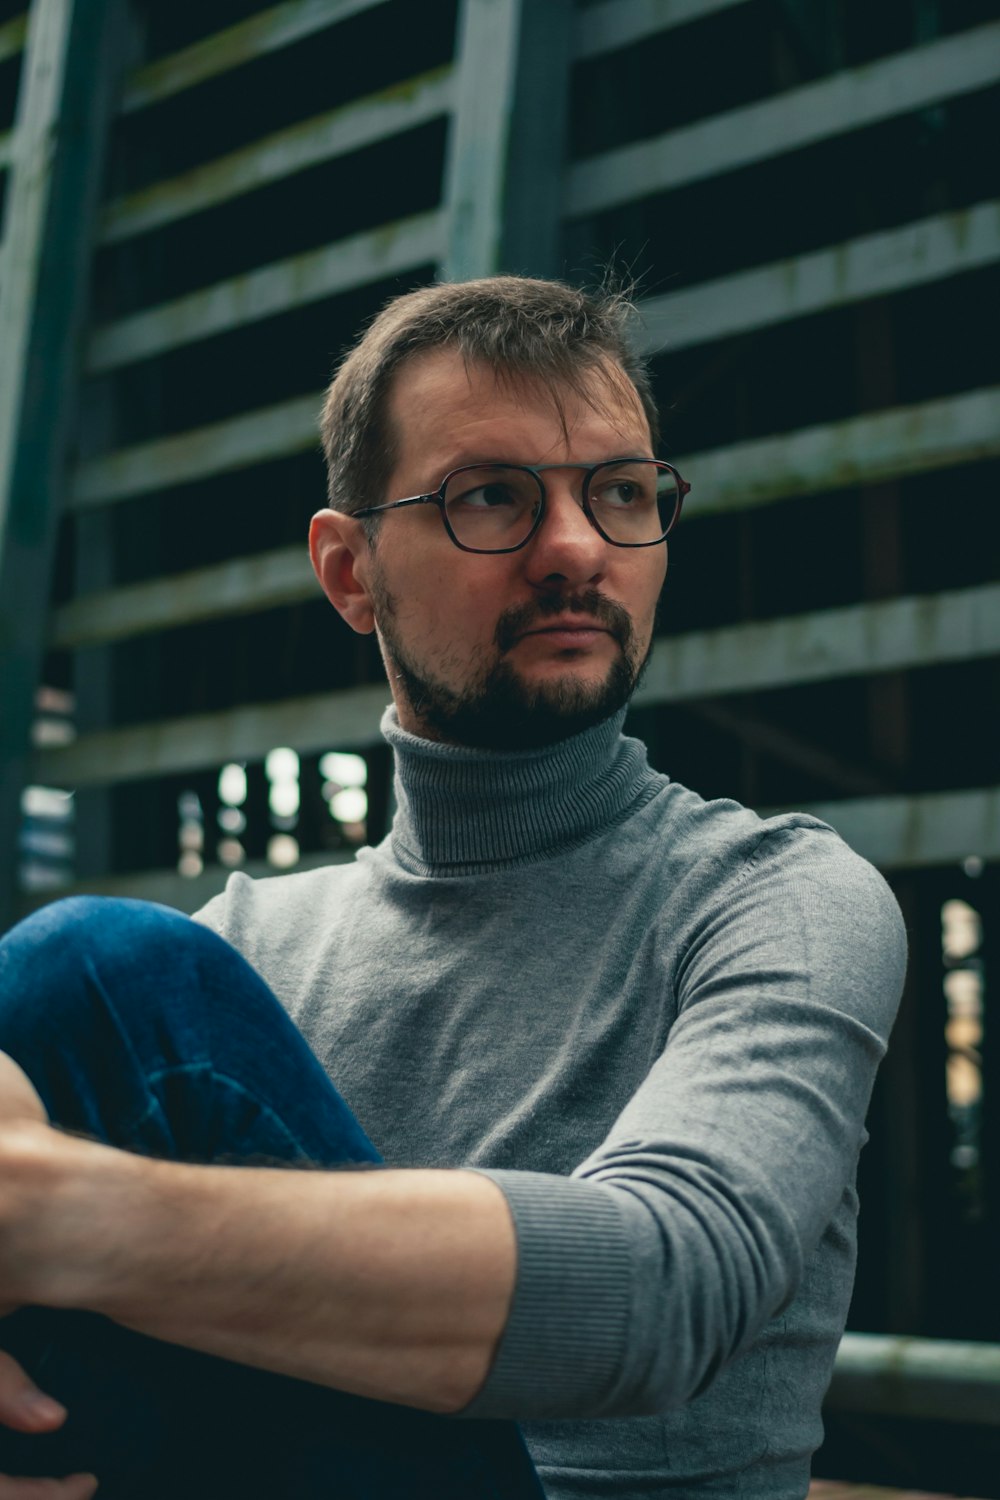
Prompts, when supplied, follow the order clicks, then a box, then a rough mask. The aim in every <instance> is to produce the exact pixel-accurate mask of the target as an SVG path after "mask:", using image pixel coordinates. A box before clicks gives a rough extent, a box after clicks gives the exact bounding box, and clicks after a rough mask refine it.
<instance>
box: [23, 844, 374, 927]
mask: <svg viewBox="0 0 1000 1500" xmlns="http://www.w3.org/2000/svg"><path fill="white" fill-rule="evenodd" d="M353 862H354V850H353V849H351V850H342V849H332V850H329V851H328V852H327V853H324V854H304V855H303V856H302V858H301V859H300V860H299V862H298V864H297V865H295V867H294V869H292V870H287V871H285V870H276V869H275V868H274V866H273V865H269V864H268V863H267V861H266V860H263V859H253V860H250V861H248V863H247V864H245V865H241V866H240V870H241V871H242V873H243V874H245V875H249V876H250V877H251V879H253V880H263V879H265V878H267V877H269V876H275V875H282V874H288V875H297V874H300V873H301V872H302V871H303V870H318V869H321V868H323V867H325V866H327V865H346V864H352V863H353ZM232 873H233V872H232V870H231V869H228V868H227V867H226V866H225V865H206V867H205V869H204V870H202V872H201V874H200V875H193V876H184V875H179V874H178V873H177V871H176V870H137V871H134V872H133V873H132V874H131V875H107V876H100V877H95V878H94V879H92V880H79V881H75V882H74V883H73V885H69V886H63V887H62V888H59V889H56V890H48V891H39V892H36V893H35V894H34V895H30V896H22V898H21V901H20V903H19V909H18V915H19V916H21V917H26V916H27V915H28V914H29V912H32V911H37V910H38V909H39V907H42V906H47V905H48V904H49V902H50V901H59V900H61V899H62V898H63V897H65V896H129V897H131V899H132V900H134V901H156V902H158V903H159V904H160V905H161V906H172V907H174V908H175V909H176V910H177V911H183V912H187V914H188V915H189V916H191V915H192V914H193V913H194V912H196V911H198V910H199V909H200V908H201V907H203V906H204V905H205V904H206V902H208V901H211V899H212V897H213V896H218V895H219V893H220V892H221V891H223V890H224V889H225V885H226V881H227V880H228V879H229V877H230V875H231V874H232Z"/></svg>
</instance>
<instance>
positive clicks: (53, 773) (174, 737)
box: [33, 683, 390, 788]
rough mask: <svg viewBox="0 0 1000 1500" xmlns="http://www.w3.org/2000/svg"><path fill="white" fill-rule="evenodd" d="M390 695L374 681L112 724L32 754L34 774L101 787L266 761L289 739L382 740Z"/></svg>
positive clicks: (322, 743) (350, 745)
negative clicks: (274, 700) (334, 690)
mask: <svg viewBox="0 0 1000 1500" xmlns="http://www.w3.org/2000/svg"><path fill="white" fill-rule="evenodd" d="M389 699H390V693H389V688H388V684H386V683H376V684H374V685H372V686H370V687H358V688H346V689H344V690H343V691H342V692H339V693H319V694H314V695H312V696H310V697H305V698H286V699H284V700H283V701H282V702H279V703H249V704H244V705H242V706H241V707H239V708H231V709H224V710H222V711H220V712H219V713H211V714H195V715H191V716H188V717H186V718H179V719H166V720H162V721H160V722H159V723H154V724H137V725H133V726H130V727H128V728H124V729H107V730H104V731H102V732H100V733H96V734H88V735H85V736H83V737H81V738H80V739H78V740H76V741H75V742H74V743H72V744H70V745H64V746H60V747H59V748H58V749H53V750H44V751H41V752H40V753H39V754H38V755H37V756H36V758H35V761H34V766H33V773H34V774H33V780H34V781H35V782H36V783H37V784H39V785H41V786H64V787H73V788H75V787H81V786H103V785H106V784H107V783H109V782H120V781H136V780H141V779H142V778H144V777H149V776H162V775H171V776H172V775H176V774H177V772H179V771H196V770H202V769H204V768H205V767H208V766H221V765H225V764H226V762H228V761H231V760H262V759H263V757H264V756H265V755H266V754H267V752H268V751H269V750H273V749H274V747H275V745H292V746H293V747H294V748H295V749H296V750H299V751H300V752H302V753H303V754H309V753H311V752H313V751H319V750H330V749H334V748H336V749H338V750H351V749H355V748H360V747H364V746H366V745H371V744H373V743H375V742H376V741H377V739H378V725H379V720H380V719H381V717H382V712H383V710H384V709H385V707H386V706H387V704H388V703H389Z"/></svg>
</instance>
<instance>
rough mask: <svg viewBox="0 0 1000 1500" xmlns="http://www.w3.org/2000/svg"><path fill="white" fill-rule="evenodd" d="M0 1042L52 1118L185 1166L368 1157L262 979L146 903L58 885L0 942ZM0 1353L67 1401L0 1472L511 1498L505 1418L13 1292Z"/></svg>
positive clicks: (172, 1486)
mask: <svg viewBox="0 0 1000 1500" xmlns="http://www.w3.org/2000/svg"><path fill="white" fill-rule="evenodd" d="M0 1048H2V1049H3V1050H4V1051H6V1052H8V1053H9V1054H10V1055H11V1056H12V1057H13V1058H15V1060H16V1061H17V1062H18V1063H20V1065H21V1066H22V1067H23V1068H24V1070H25V1072H26V1073H27V1074H28V1076H29V1077H30V1078H31V1080H32V1082H33V1083H34V1085H35V1087H36V1088H37V1089H38V1091H39V1093H40V1094H41V1096H42V1098H43V1100H44V1101H45V1105H46V1108H47V1109H48V1111H49V1114H50V1117H51V1118H52V1120H53V1122H54V1123H56V1124H58V1125H59V1126H61V1127H63V1128H64V1129H67V1130H74V1131H80V1132H84V1133H86V1134H87V1135H90V1136H93V1137H95V1138H97V1139H99V1140H101V1141H105V1142H107V1143H109V1144H111V1145H115V1146H119V1147H122V1148H125V1149H127V1150H130V1151H136V1152H140V1153H143V1154H148V1155H151V1156H157V1157H164V1158H170V1159H174V1160H183V1161H193V1162H205V1163H211V1162H216V1163H217V1162H223V1161H224V1162H228V1163H250V1164H252V1163H258V1164H259V1163H262V1162H265V1163H270V1164H276V1163H288V1164H289V1165H298V1166H300V1167H302V1166H306V1165H310V1166H320V1167H328V1168H337V1167H340V1168H343V1167H344V1166H347V1165H350V1164H358V1165H368V1166H374V1165H376V1164H377V1163H378V1162H379V1159H380V1158H379V1156H378V1153H377V1152H376V1150H375V1148H374V1146H373V1145H372V1144H371V1142H370V1141H369V1140H368V1138H367V1137H366V1135H365V1133H364V1131H363V1130H362V1129H361V1127H360V1125H359V1124H358V1122H357V1120H356V1119H355V1118H354V1116H353V1114H352V1113H351V1111H350V1110H349V1109H348V1107H347V1105H346V1104H345V1103H344V1101H343V1099H341V1097H340V1096H339V1094H338V1093H337V1092H336V1090H335V1089H334V1088H333V1087H332V1085H331V1084H330V1082H329V1079H328V1078H327V1075H326V1073H325V1072H324V1070H323V1069H322V1067H321V1066H320V1064H319V1063H318V1062H317V1060H316V1058H315V1057H314V1056H313V1054H312V1053H311V1052H310V1050H309V1048H308V1047H307V1045H306V1043H305V1042H304V1040H303V1039H302V1037H301V1035H300V1034H299V1032H298V1031H297V1030H296V1028H295V1026H294V1025H293V1024H292V1022H291V1021H290V1020H289V1018H288V1016H287V1015H286V1013H285V1012H284V1010H283V1009H282V1007H281V1006H280V1004H279V1003H278V1001H277V1000H276V999H275V997H274V995H273V994H272V992H271V991H270V990H269V989H268V987H267V986H266V985H265V984H264V982H263V980H261V979H260V978H259V976H258V975H257V974H256V973H255V972H254V971H253V969H251V968H250V967H249V966H248V965H247V964H246V963H245V961H244V960H243V959H242V958H241V957H240V956H239V955H238V954H237V953H236V952H235V950H234V949H232V948H231V947H230V946H229V945H228V944H227V943H226V942H224V941H223V940H222V939H221V938H219V937H217V936H216V935H215V934H214V933H212V932H210V931H208V930H207V929H205V928H204V927H201V926H199V925H198V924H196V923H193V922H191V921H189V920H188V919H187V918H185V917H181V916H179V915H178V914H177V913H176V912H173V911H169V910H167V909H166V908H163V907H156V906H152V905H150V904H148V903H143V902H136V901H112V900H106V899H100V898H92V897H86V898H76V899H73V900H69V901H62V902H58V903H55V904H54V905H52V906H48V907H46V908H44V909H43V910H42V911H40V912H38V913H37V914H36V915H34V916H33V917H30V918H29V919H28V920H27V921H25V922H22V923H21V924H20V926H18V927H16V928H14V929H13V931H12V932H10V933H9V934H8V935H7V936H6V937H5V938H4V939H3V940H2V941H0ZM0 1348H5V1349H7V1350H9V1351H10V1352H11V1353H12V1354H14V1355H15V1357H16V1358H18V1359H19V1360H20V1361H21V1362H22V1363H23V1364H24V1365H25V1367H26V1368H27V1369H28V1370H29V1372H30V1373H31V1374H32V1376H33V1377H34V1378H35V1379H36V1380H37V1381H38V1383H39V1384H40V1385H41V1387H42V1388H43V1389H44V1390H46V1391H48V1392H49V1393H51V1394H52V1395H54V1396H56V1397H57V1398H58V1399H60V1400H61V1401H63V1402H64V1403H65V1405H66V1406H67V1408H68V1410H69V1413H70V1416H69V1420H68V1421H67V1423H66V1424H65V1426H64V1427H63V1428H62V1429H61V1430H60V1431H59V1432H57V1433H53V1434H46V1435H44V1436H40V1437H39V1436H32V1437H26V1436H24V1435H23V1434H16V1433H12V1432H9V1431H4V1430H0V1473H8V1474H56V1475H58V1474H64V1473H67V1472H70V1471H71V1470H78V1469H86V1470H90V1471H92V1472H94V1473H96V1474H97V1476H98V1478H99V1480H100V1482H101V1488H100V1494H101V1500H119V1497H142V1500H159V1497H161V1496H162V1497H166V1496H176V1495H179V1494H183V1495H184V1496H186V1497H189V1500H196V1497H198V1496H201V1495H205V1496H206V1497H207V1496H209V1495H211V1496H216V1497H217V1496H220V1495H228V1494H233V1495H239V1496H240V1497H241V1500H252V1497H255V1496H260V1497H264V1496H267V1497H268V1500H280V1497H283V1496H287V1497H288V1500H313V1497H320V1496H323V1497H328V1496H333V1495H336V1496H337V1497H338V1500H404V1497H405V1500H419V1497H423V1496H427V1497H428V1500H431V1497H433V1500H532V1497H541V1496H542V1493H543V1492H542V1489H541V1486H540V1483H539V1481H538V1479H537V1477H536V1475H535V1472H534V1469H533V1468H532V1465H531V1462H530V1459H529V1458H528V1456H527V1452H526V1450H525V1447H524V1444H523V1440H522V1438H521V1435H520V1433H519V1431H518V1429H517V1427H516V1426H515V1425H514V1424H513V1423H511V1422H502V1421H501V1422H477V1421H452V1420H450V1419H448V1418H444V1417H437V1416H434V1415H431V1414H428V1413H425V1412H419V1411H414V1410H411V1409H408V1408H403V1407H398V1406H393V1405H388V1404H383V1403H380V1402H374V1401H367V1400H364V1399H362V1398H360V1397H354V1396H348V1395H344V1394H342V1393H339V1392H335V1391H330V1390H326V1389H324V1388H322V1387H319V1386H315V1385H310V1384H308V1383H305V1382H300V1381H294V1380H291V1379H288V1378H286V1377H284V1376H278V1375H272V1374H269V1373H266V1372H262V1371H256V1370H250V1369H248V1368H245V1367H242V1366H238V1365H235V1364H231V1363H229V1362H228V1361H224V1360H219V1359H215V1358H212V1357H210V1356H207V1355H202V1354H197V1353H194V1352H192V1351H190V1350H185V1349H180V1348H176V1347H174V1346H172V1345H168V1344H164V1343H161V1342H158V1341H156V1340H152V1339H147V1338H144V1337H142V1336H141V1335H138V1334H135V1333H132V1332H130V1331H129V1330H126V1329H123V1328H120V1327H118V1326H117V1325H115V1324H113V1323H111V1322H110V1321H108V1320H107V1319H104V1318H101V1317H99V1316H97V1315H95V1314H90V1313H67V1312H54V1311H51V1310H48V1309H43V1308H26V1309H22V1310H20V1311H19V1312H17V1313H15V1314H13V1315H12V1316H10V1317H8V1318H7V1319H5V1320H3V1322H2V1323H0Z"/></svg>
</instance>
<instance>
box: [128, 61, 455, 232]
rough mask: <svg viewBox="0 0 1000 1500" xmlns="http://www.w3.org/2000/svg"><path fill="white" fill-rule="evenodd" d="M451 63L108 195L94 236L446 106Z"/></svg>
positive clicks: (236, 189)
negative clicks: (141, 185) (120, 194)
mask: <svg viewBox="0 0 1000 1500" xmlns="http://www.w3.org/2000/svg"><path fill="white" fill-rule="evenodd" d="M452 93H453V83H452V70H451V68H450V67H443V68H435V69H433V70H432V71H431V72H429V73H422V74H420V75H419V76H418V77H416V78H411V79H408V80H407V81H406V82H405V83H399V84H394V85H393V87H392V88H388V89H383V90H381V91H380V92H379V93H377V94H369V95H367V96H366V97H365V98H363V99H354V100H352V101H351V103H350V104H344V105H341V106H340V107H339V108H338V109H332V110H330V111H329V112H328V113H327V114H324V115H315V116H314V117H313V118H311V119H309V120H300V121H297V122H296V123H295V124H294V125H289V126H287V127H286V128H285V129H284V130H278V131H276V132H275V133H274V134H273V135H269V136H265V137H264V138H263V139H262V140H259V141H254V142H253V143H252V145H249V146H244V147H241V149H240V150H238V151H232V152H230V153H229V154H228V155H227V156H221V157H218V158H217V159H216V160H215V161H210V162H206V163H205V164H204V165H203V166H199V167H193V168H192V169H191V171H190V172H184V173H182V174H181V175H180V176H179V177H170V178H167V179H166V180H165V181H163V182H156V183H153V184H152V186H150V187H147V188H143V189H141V190H140V191H139V192H135V193H130V194H128V195H127V196H126V197H124V198H118V199H115V200H114V201H113V202H111V203H109V204H108V205H107V207H106V208H105V209H104V212H103V215H102V218H101V232H100V234H101V243H102V244H104V245H115V244H118V243H120V242H121V241H122V240H127V239H130V238H132V237H133V236H134V235H137V234H148V233H149V232H150V230H153V229H158V228H161V227H162V226H163V225H164V224H172V223H175V222H176V221H177V220H178V219H183V218H186V217H188V216H189V215H191V214H196V213H201V212H202V211H203V210H204V209H207V208H215V207H216V206H217V205H218V204H220V203H227V202H230V201H231V200H232V199H234V198H239V197H241V196H243V195H244V194H246V193H251V192H253V191H254V190H255V189H257V188H261V187H266V186H267V185H268V184H269V183H274V182H281V181H284V180H285V178H287V177H290V176H292V175H293V174H294V173H295V172H301V171H303V170H305V169H306V168H307V167H312V166H316V165H317V164H318V163H320V162H324V161H331V160H333V158H334V157H337V156H346V155H348V154H349V153H350V152H352V151H358V150H360V149H361V148H362V147H364V146H370V145H372V144H374V143H375V142H376V141H382V140H387V139H388V138H389V137H390V136H394V135H401V134H402V133H403V132H404V131H407V130H413V129H415V127H416V126H418V125H423V124H426V122H427V121H429V120H433V119H437V118H438V117H439V116H441V115H445V114H447V113H448V112H449V110H450V109H451V105H452Z"/></svg>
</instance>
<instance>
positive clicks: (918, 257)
mask: <svg viewBox="0 0 1000 1500" xmlns="http://www.w3.org/2000/svg"><path fill="white" fill-rule="evenodd" d="M997 260H1000V202H995V201H994V202H991V203H979V204H976V205H975V207H973V208H966V209H960V210H957V211H956V212H955V213H948V214H936V215H935V216H934V217H933V218H929V219H921V220H920V221H919V222H918V223H916V224H907V225H905V226H904V227H903V228H902V229H893V230H890V231H888V232H887V233H885V234H869V235H865V236H863V237H862V238H860V239H857V240H850V241H848V242H847V243H846V244H843V245H835V246H833V247H832V248H831V249H829V250H819V251H816V252H815V253H813V254H811V255H800V256H796V257H793V258H791V259H789V260H782V261H778V262H777V263H776V264H774V265H769V266H760V267H758V268H757V269H755V270H752V271H740V272H739V273H738V274H737V275H735V276H725V277H720V278H719V279H718V280H716V281H707V282H703V283H702V284H700V285H698V286H694V287H688V288H685V289H684V290H683V291H679V292H672V293H668V294H667V295H666V296H663V297H650V298H648V299H647V300H646V301H645V302H642V303H641V304H640V307H639V311H640V314H641V317H642V325H643V338H642V346H643V350H644V352H645V353H646V354H653V353H656V352H658V351H660V350H663V349H666V350H667V351H669V352H672V351H674V350H676V349H684V348H687V347H689V346H690V345H693V344H700V343H706V342H708V341H709V340H711V339H717V338H723V337H726V336H729V335H732V334H739V333H746V332H748V331H750V330H751V329H756V328H764V327H767V326H768V325H770V324H774V323H781V322H785V321H787V320H789V319H791V318H801V317H805V316H807V315H809V314H811V313H818V312H826V311H828V310H830V309H831V308H835V307H843V306H845V305H846V304H848V303H851V302H860V301H862V300H863V299H864V298H866V297H879V296H884V295H886V294H888V293H892V292H899V291H903V290H905V289H907V288H909V287H915V286H921V285H923V284H925V283H927V282H931V281H939V280H942V279H943V278H944V277H947V276H955V275H958V274H959V273H961V272H963V271H972V270H976V269H977V268H979V267H981V266H987V265H991V264H992V263H994V262H995V261H997Z"/></svg>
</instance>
